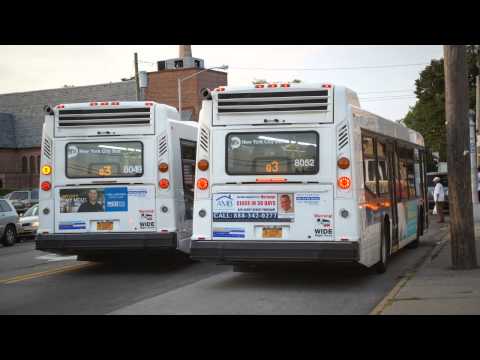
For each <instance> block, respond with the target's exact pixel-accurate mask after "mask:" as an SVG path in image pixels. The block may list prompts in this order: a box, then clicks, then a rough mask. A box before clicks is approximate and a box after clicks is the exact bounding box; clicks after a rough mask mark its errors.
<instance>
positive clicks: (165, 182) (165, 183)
mask: <svg viewBox="0 0 480 360" xmlns="http://www.w3.org/2000/svg"><path fill="white" fill-rule="evenodd" d="M158 186H160V189H168V187H169V186H170V181H168V179H160V181H159V182H158Z"/></svg>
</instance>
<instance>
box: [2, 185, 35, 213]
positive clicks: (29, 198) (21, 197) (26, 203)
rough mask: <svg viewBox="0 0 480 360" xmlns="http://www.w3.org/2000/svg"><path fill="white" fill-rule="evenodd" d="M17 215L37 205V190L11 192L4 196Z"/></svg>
mask: <svg viewBox="0 0 480 360" xmlns="http://www.w3.org/2000/svg"><path fill="white" fill-rule="evenodd" d="M6 198H7V199H8V200H10V201H11V203H12V204H13V206H14V207H15V210H17V212H18V213H19V214H22V213H24V212H25V211H27V210H28V209H29V208H31V207H32V206H33V205H35V204H38V189H33V190H18V191H12V192H11V193H9V194H7V195H6Z"/></svg>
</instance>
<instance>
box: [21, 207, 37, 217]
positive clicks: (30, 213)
mask: <svg viewBox="0 0 480 360" xmlns="http://www.w3.org/2000/svg"><path fill="white" fill-rule="evenodd" d="M37 215H38V206H32V207H31V208H30V209H28V210H27V211H26V212H25V214H24V216H37Z"/></svg>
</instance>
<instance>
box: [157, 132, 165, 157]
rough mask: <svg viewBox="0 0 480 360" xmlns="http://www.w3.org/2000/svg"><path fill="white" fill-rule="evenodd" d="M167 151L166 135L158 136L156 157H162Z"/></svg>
mask: <svg viewBox="0 0 480 360" xmlns="http://www.w3.org/2000/svg"><path fill="white" fill-rule="evenodd" d="M166 152H167V135H164V136H162V137H161V138H160V141H159V142H158V157H159V158H160V157H162V156H163V155H165V153H166Z"/></svg>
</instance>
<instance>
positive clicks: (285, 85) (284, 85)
mask: <svg viewBox="0 0 480 360" xmlns="http://www.w3.org/2000/svg"><path fill="white" fill-rule="evenodd" d="M280 86H281V87H283V88H287V87H290V84H282V85H280Z"/></svg>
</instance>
